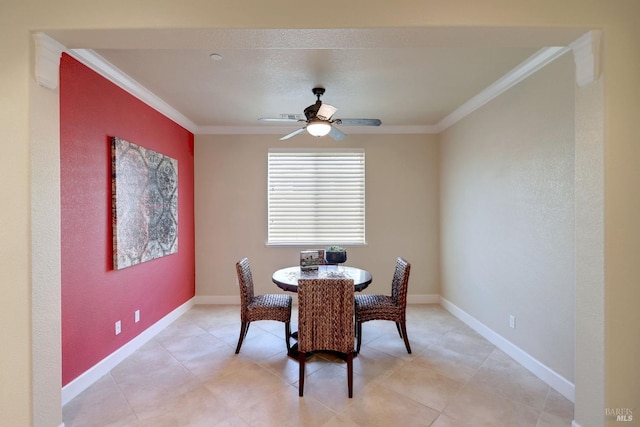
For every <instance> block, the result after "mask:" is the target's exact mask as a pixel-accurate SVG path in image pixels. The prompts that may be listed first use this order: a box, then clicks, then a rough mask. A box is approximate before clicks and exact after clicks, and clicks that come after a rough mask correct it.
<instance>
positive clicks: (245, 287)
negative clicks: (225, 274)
mask: <svg viewBox="0 0 640 427" xmlns="http://www.w3.org/2000/svg"><path fill="white" fill-rule="evenodd" d="M236 273H237V275H238V285H239V286H240V306H241V310H242V313H243V314H244V312H245V311H246V310H247V306H248V305H249V303H250V302H251V300H252V299H253V296H254V293H253V276H252V275H251V265H250V264H249V259H247V258H242V259H241V260H240V261H238V262H237V263H236Z"/></svg>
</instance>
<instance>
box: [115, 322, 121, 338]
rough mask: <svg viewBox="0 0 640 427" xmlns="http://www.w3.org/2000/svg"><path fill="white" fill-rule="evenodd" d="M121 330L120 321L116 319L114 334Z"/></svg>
mask: <svg viewBox="0 0 640 427" xmlns="http://www.w3.org/2000/svg"><path fill="white" fill-rule="evenodd" d="M120 332H122V323H121V322H120V321H119V320H118V321H117V322H116V335H119V334H120Z"/></svg>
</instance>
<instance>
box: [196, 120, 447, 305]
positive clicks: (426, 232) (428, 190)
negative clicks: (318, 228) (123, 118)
mask: <svg viewBox="0 0 640 427" xmlns="http://www.w3.org/2000/svg"><path fill="white" fill-rule="evenodd" d="M348 131H349V130H348V129H346V128H345V132H348ZM271 147H274V148H275V147H292V148H300V147H318V148H320V147H357V148H364V150H365V159H366V160H365V161H366V183H365V185H366V237H367V243H368V244H367V245H366V246H364V247H348V264H349V265H353V266H358V267H362V268H365V269H367V270H369V271H370V272H371V273H372V274H373V277H374V280H373V283H372V284H371V285H370V286H369V287H368V288H367V291H366V292H377V293H382V292H386V293H388V292H389V290H390V286H391V277H392V275H393V268H394V265H395V259H396V257H397V256H402V257H405V258H406V259H407V260H408V261H409V262H411V263H412V269H411V280H410V284H409V294H410V298H414V299H415V298H419V297H420V296H425V295H437V294H438V293H439V290H438V288H439V277H438V272H439V266H438V262H439V261H438V252H439V240H438V227H439V224H438V166H437V165H438V154H437V140H436V136H434V135H349V136H348V137H347V138H346V139H345V140H343V141H341V142H339V143H337V142H333V141H331V139H330V138H324V139H321V140H318V139H315V138H313V137H311V136H308V135H306V134H303V135H298V136H296V137H295V138H293V139H290V140H287V141H279V135H251V136H225V135H208V136H197V137H196V145H195V174H196V177H195V182H196V194H195V199H196V230H198V231H197V235H196V294H197V296H202V297H214V296H215V297H220V296H223V297H224V296H232V298H233V300H234V301H235V300H236V299H237V298H238V288H237V285H236V278H235V277H236V276H235V262H236V261H237V260H239V259H240V258H242V257H243V256H247V257H248V258H249V260H250V261H251V264H252V270H253V274H254V280H255V282H256V284H255V285H256V291H257V292H260V293H265V292H276V291H278V289H277V288H276V287H275V285H274V284H273V283H272V282H271V273H272V272H273V271H274V270H276V269H278V268H281V267H286V266H290V265H296V264H297V263H298V262H299V259H300V254H299V252H300V250H301V249H307V247H267V246H265V242H266V236H267V221H266V218H267V196H266V191H267V182H266V178H267V152H268V149H269V148H271Z"/></svg>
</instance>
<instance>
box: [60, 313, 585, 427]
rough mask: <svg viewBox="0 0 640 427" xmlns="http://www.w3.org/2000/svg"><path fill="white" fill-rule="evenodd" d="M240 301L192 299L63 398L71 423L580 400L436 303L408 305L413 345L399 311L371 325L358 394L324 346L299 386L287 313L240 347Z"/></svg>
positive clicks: (510, 413)
mask: <svg viewBox="0 0 640 427" xmlns="http://www.w3.org/2000/svg"><path fill="white" fill-rule="evenodd" d="M239 310H240V309H239V306H237V305H226V306H217V305H202V306H196V307H193V308H192V309H191V310H189V311H188V312H187V313H185V314H184V315H183V316H181V317H180V318H179V319H177V320H176V321H175V322H173V323H172V324H171V325H169V326H168V327H167V328H165V329H164V330H163V331H162V332H160V333H159V334H158V335H156V336H155V337H154V338H153V339H152V340H150V341H149V342H148V343H146V344H145V345H144V346H143V347H142V348H140V349H138V350H137V351H136V352H135V353H134V354H132V355H131V356H129V357H128V358H127V359H126V360H124V361H123V362H122V363H120V364H119V365H118V366H116V367H115V368H114V369H112V371H111V372H110V374H109V375H106V376H104V377H103V378H101V379H100V380H99V381H97V382H96V383H95V384H94V385H92V386H91V387H90V388H88V389H87V390H85V391H84V392H83V393H81V394H80V395H79V396H77V397H76V398H75V399H73V400H72V401H71V402H69V403H68V404H67V405H65V406H64V408H63V420H64V422H65V426H66V427H82V426H87V427H92V426H96V427H97V426H99V427H105V426H115V427H151V426H153V427H162V426H181V427H182V426H195V427H199V426H207V427H210V426H216V427H218V426H229V427H236V426H248V425H256V426H259V425H264V426H278V427H279V426H287V425H291V426H294V425H295V426H298V425H300V426H313V427H316V426H323V427H331V426H340V427H345V426H347V427H348V426H367V427H370V426H385V427H386V426H388V425H403V426H405V425H406V426H414V425H416V426H418V425H419V426H423V425H424V426H428V425H431V427H462V426H464V427H482V426H491V427H500V426H509V427H512V426H537V427H550V426H569V425H571V420H572V418H573V404H572V403H571V402H570V401H568V400H567V399H565V398H564V397H563V396H562V395H560V394H559V393H557V392H556V391H554V390H552V389H550V388H549V387H547V386H546V385H545V384H544V383H542V382H541V381H540V380H538V379H537V378H536V377H534V376H533V375H532V374H530V373H529V372H528V371H527V370H526V369H524V368H523V367H522V366H520V365H518V364H517V363H516V362H515V361H513V360H512V359H510V358H509V357H508V356H507V355H505V354H504V353H502V352H501V351H499V350H496V348H495V346H493V345H492V344H491V343H489V342H488V341H486V340H485V339H484V338H482V337H481V336H480V335H478V334H477V333H476V332H475V331H473V330H472V329H470V328H469V327H467V326H466V325H464V324H463V323H462V322H460V320H458V319H456V318H455V317H453V316H452V315H451V314H450V313H448V312H447V311H446V310H444V309H443V308H442V307H440V306H438V305H416V306H409V308H408V310H407V319H408V326H407V328H408V335H409V340H410V341H411V345H412V350H413V354H407V351H406V349H405V346H404V342H403V340H402V339H401V338H400V337H399V335H398V332H397V330H396V326H395V324H394V323H393V322H385V321H372V322H367V323H365V324H364V325H363V338H364V340H363V345H362V349H361V353H360V355H359V356H358V357H356V358H355V360H354V397H353V399H349V398H348V396H347V371H346V364H345V363H344V361H342V360H340V359H337V358H335V357H332V356H331V355H329V354H326V353H318V354H316V355H313V356H312V357H310V358H309V359H308V361H307V366H306V367H307V369H306V382H305V392H304V397H302V398H300V397H298V366H299V365H298V362H297V361H296V360H294V359H291V358H290V357H288V356H287V353H286V346H285V341H284V325H283V324H282V323H280V322H270V321H261V322H254V323H253V324H252V325H251V328H250V329H249V333H248V334H247V337H246V338H245V341H244V343H243V345H242V349H241V351H240V354H235V353H234V351H235V347H236V344H237V341H238V334H239V332H240V311H239ZM296 316H297V310H296V308H295V307H294V309H293V314H292V322H291V324H292V326H291V328H292V330H294V331H295V330H296V329H297V326H296V325H297V321H296ZM292 343H293V341H292ZM507 396H508V398H507Z"/></svg>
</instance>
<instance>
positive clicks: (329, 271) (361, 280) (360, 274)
mask: <svg viewBox="0 0 640 427" xmlns="http://www.w3.org/2000/svg"><path fill="white" fill-rule="evenodd" d="M331 278H334V279H353V290H354V291H358V292H360V291H362V290H363V289H365V288H366V287H367V286H369V284H370V283H371V281H372V280H373V278H372V277H371V273H369V272H368V271H367V270H362V269H360V268H356V267H349V266H345V265H339V266H338V265H319V266H318V269H317V270H310V271H301V270H300V266H299V265H297V266H294V267H286V268H281V269H280V270H278V271H276V272H275V273H273V276H272V278H271V279H272V280H273V283H275V284H276V285H277V286H278V287H279V288H280V289H283V290H285V291H288V292H298V279H331Z"/></svg>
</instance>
